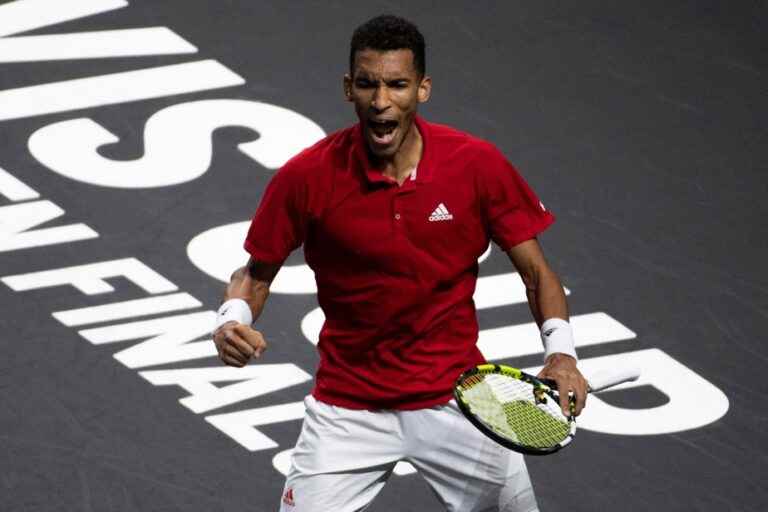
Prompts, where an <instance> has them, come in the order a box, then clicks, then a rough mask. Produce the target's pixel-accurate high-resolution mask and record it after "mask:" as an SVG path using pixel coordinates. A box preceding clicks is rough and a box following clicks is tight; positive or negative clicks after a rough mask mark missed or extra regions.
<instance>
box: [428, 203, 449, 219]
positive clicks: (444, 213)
mask: <svg viewBox="0 0 768 512" xmlns="http://www.w3.org/2000/svg"><path fill="white" fill-rule="evenodd" d="M440 220H453V215H451V214H450V212H449V211H448V208H446V207H445V205H444V204H443V203H440V204H439V205H437V208H435V211H433V212H432V215H430V216H429V222H437V221H440Z"/></svg>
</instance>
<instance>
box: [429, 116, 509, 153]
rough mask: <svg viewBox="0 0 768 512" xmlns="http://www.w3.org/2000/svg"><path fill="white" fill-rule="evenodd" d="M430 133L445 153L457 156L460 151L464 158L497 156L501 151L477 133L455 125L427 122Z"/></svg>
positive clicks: (439, 148)
mask: <svg viewBox="0 0 768 512" xmlns="http://www.w3.org/2000/svg"><path fill="white" fill-rule="evenodd" d="M427 126H428V127H429V130H430V135H431V137H432V140H433V141H434V143H435V146H436V148H437V149H438V150H439V151H440V152H441V153H443V154H446V153H451V154H452V156H453V157H456V156H458V155H456V153H457V152H458V153H460V154H461V156H462V157H463V158H466V157H477V158H481V159H482V158H497V157H499V156H501V152H500V151H499V150H498V148H496V146H495V145H494V144H493V143H491V142H489V141H487V140H485V139H482V138H480V137H478V136H476V135H473V134H471V133H468V132H465V131H462V130H459V129H457V128H454V127H453V126H449V125H445V124H440V123H431V122H430V123H427Z"/></svg>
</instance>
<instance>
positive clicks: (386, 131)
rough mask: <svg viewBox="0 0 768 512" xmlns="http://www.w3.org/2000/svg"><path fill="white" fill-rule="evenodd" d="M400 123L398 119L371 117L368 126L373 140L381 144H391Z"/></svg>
mask: <svg viewBox="0 0 768 512" xmlns="http://www.w3.org/2000/svg"><path fill="white" fill-rule="evenodd" d="M398 124H399V123H398V122H397V121H392V120H374V119H369V120H368V128H369V130H370V133H371V137H372V138H373V142H374V143H376V144H377V145H381V146H386V145H389V144H391V143H392V141H393V140H394V139H395V130H397V126H398Z"/></svg>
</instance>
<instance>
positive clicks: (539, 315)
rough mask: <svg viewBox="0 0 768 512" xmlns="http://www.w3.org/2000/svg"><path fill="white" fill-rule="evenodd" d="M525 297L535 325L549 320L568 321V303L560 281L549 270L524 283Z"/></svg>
mask: <svg viewBox="0 0 768 512" xmlns="http://www.w3.org/2000/svg"><path fill="white" fill-rule="evenodd" d="M525 292H526V296H527V297H528V305H529V306H530V308H531V314H532V315H533V318H534V320H536V324H537V325H538V326H539V327H541V324H542V323H544V321H545V320H547V319H549V318H562V319H563V320H568V303H567V301H566V300H565V292H563V285H562V284H561V283H560V279H559V278H558V277H557V274H555V273H554V272H553V271H552V270H550V269H548V268H547V269H545V270H542V271H541V272H540V274H539V275H537V276H535V278H534V279H531V280H530V281H529V282H527V283H526V290H525Z"/></svg>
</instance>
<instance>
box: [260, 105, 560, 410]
mask: <svg viewBox="0 0 768 512" xmlns="http://www.w3.org/2000/svg"><path fill="white" fill-rule="evenodd" d="M416 127H417V128H418V130H419V132H420V133H421V136H422V139H423V141H424V150H423V155H422V158H421V161H420V162H419V165H418V168H417V169H416V174H415V176H411V179H406V181H405V182H404V183H403V184H402V186H398V185H397V182H395V181H394V180H392V179H390V178H387V177H385V176H384V175H382V174H381V172H380V171H377V170H375V169H372V168H371V167H370V165H369V162H368V158H367V155H366V150H365V146H364V144H365V142H364V139H363V137H362V133H361V129H360V126H359V125H355V126H353V127H350V128H347V129H345V130H341V131H339V132H336V133H334V134H331V135H329V136H328V137H326V138H325V139H323V140H321V141H320V142H318V143H317V144H315V145H314V146H312V147H310V148H308V149H306V150H304V151H303V152H302V153H300V154H299V155H297V156H296V157H294V158H293V159H292V160H290V161H289V162H288V163H286V164H285V166H284V167H283V168H282V169H281V170H280V171H279V172H278V173H277V174H275V176H274V177H273V178H272V180H271V182H270V183H269V185H268V186H267V189H266V191H265V192H264V196H263V197H262V200H261V204H260V205H259V208H258V210H257V211H256V214H255V216H254V218H253V221H252V223H251V227H250V230H249V232H248V236H247V238H246V241H245V248H246V250H247V251H248V252H249V253H250V254H251V255H252V256H253V257H254V258H255V259H256V260H259V261H264V262H268V263H282V262H283V261H284V260H285V258H286V257H287V256H288V254H289V253H290V252H291V251H292V250H294V249H296V248H297V247H299V246H300V245H301V244H302V243H303V244H304V255H305V258H306V260H307V264H308V265H309V266H310V267H311V268H312V270H313V271H314V272H315V278H316V280H317V296H318V301H319V303H320V307H321V308H322V309H323V312H324V313H325V318H326V320H325V324H324V325H323V328H322V330H321V332H320V340H319V343H318V350H319V352H320V365H319V367H318V370H317V376H316V382H315V388H314V390H313V395H314V396H315V398H317V399H318V400H321V401H323V402H327V403H330V404H334V405H339V406H343V407H348V408H354V409H417V408H423V407H430V406H433V405H436V404H440V403H444V402H447V401H448V400H449V399H450V398H451V393H452V384H453V382H454V380H455V379H456V377H457V376H458V375H459V374H460V373H461V372H462V371H463V370H465V369H467V368H469V367H471V366H473V365H476V364H480V363H482V362H483V361H484V359H483V356H482V354H481V353H480V351H479V350H478V349H477V346H476V342H477V334H478V325H477V318H476V314H475V305H474V302H473V301H472V295H473V294H474V291H475V283H476V280H477V272H478V265H477V259H478V257H479V256H480V255H481V254H482V253H483V251H484V250H485V249H486V247H487V246H488V243H489V240H493V241H494V242H496V243H497V244H498V245H499V246H500V247H501V248H502V249H503V250H507V249H509V248H510V247H512V246H514V245H516V244H518V243H520V242H523V241H525V240H528V239H531V238H533V237H535V236H536V235H537V234H538V233H539V232H541V231H543V230H544V229H545V228H546V227H547V226H549V225H550V224H551V223H552V222H553V221H554V217H553V216H552V215H551V214H550V213H549V212H548V211H546V210H545V209H544V207H543V205H542V204H541V203H540V202H539V199H538V198H537V197H536V195H535V194H534V193H533V191H532V190H531V189H530V187H529V186H528V185H527V184H526V183H525V181H524V180H523V179H522V178H521V177H520V175H519V174H518V173H517V171H516V170H515V169H514V168H513V167H512V166H511V165H510V164H509V163H508V162H507V160H506V159H505V158H504V156H503V155H502V154H501V153H500V152H499V151H498V150H497V149H496V148H495V147H494V146H493V145H491V144H490V143H488V142H485V141H482V140H480V139H477V138H474V137H472V136H470V135H468V134H465V133H462V132H459V131H457V130H454V129H452V128H449V127H446V126H441V125H437V124H432V123H427V122H425V121H424V120H422V119H420V118H417V119H416ZM513 342H514V340H510V343H513Z"/></svg>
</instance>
